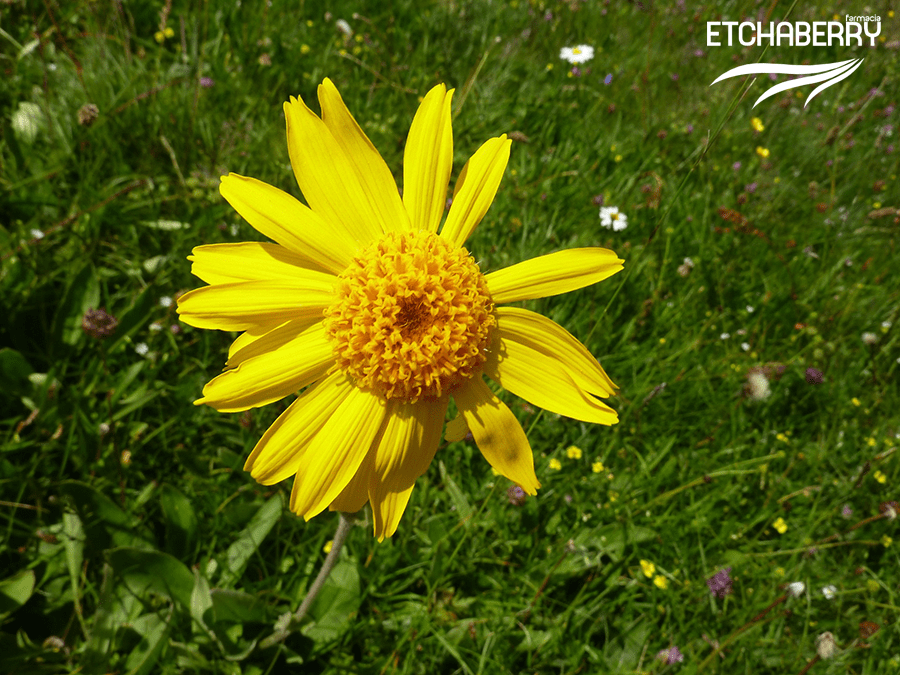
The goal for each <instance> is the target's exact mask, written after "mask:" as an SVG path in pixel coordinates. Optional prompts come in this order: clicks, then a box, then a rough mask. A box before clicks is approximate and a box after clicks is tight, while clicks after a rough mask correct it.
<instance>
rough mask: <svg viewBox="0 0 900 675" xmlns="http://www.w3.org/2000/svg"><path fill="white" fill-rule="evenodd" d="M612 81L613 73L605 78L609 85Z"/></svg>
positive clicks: (604, 82)
mask: <svg viewBox="0 0 900 675" xmlns="http://www.w3.org/2000/svg"><path fill="white" fill-rule="evenodd" d="M610 83H612V73H609V74H608V75H607V76H606V77H604V78H603V84H605V85H609V84H610Z"/></svg>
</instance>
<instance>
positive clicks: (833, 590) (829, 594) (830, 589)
mask: <svg viewBox="0 0 900 675" xmlns="http://www.w3.org/2000/svg"><path fill="white" fill-rule="evenodd" d="M822 595H824V596H825V599H826V600H834V596H836V595H837V587H835V585H834V584H828V585H827V586H823V587H822Z"/></svg>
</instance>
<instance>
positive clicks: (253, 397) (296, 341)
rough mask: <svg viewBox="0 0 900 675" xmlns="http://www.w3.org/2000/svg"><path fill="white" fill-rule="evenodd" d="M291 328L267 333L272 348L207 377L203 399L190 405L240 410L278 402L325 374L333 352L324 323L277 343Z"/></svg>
mask: <svg viewBox="0 0 900 675" xmlns="http://www.w3.org/2000/svg"><path fill="white" fill-rule="evenodd" d="M292 330H293V326H287V327H283V328H282V329H279V330H276V331H272V333H270V334H269V336H267V337H268V341H270V342H271V343H272V347H273V348H272V349H270V350H266V351H263V352H262V353H260V354H257V355H255V356H249V357H248V358H246V359H244V360H243V361H242V362H241V363H240V365H238V367H237V368H235V369H234V370H229V371H227V372H225V373H222V374H221V375H219V376H218V377H216V378H214V379H213V380H211V381H210V382H209V384H207V385H206V386H205V387H203V398H200V399H198V400H196V401H194V404H195V405H200V404H201V403H205V404H206V405H208V406H211V407H213V408H215V409H216V410H218V411H219V412H240V411H242V410H247V409H249V408H258V407H260V406H264V405H267V404H269V403H273V402H274V401H279V400H281V399H283V398H284V397H285V396H287V395H288V394H292V393H294V392H297V391H300V390H301V389H303V388H304V387H307V386H309V385H310V384H312V383H313V382H316V381H318V380H320V379H322V378H323V377H325V374H326V373H327V372H328V369H329V368H331V366H332V365H334V355H333V348H332V344H331V341H330V340H329V338H328V336H327V334H326V333H325V327H324V325H323V324H322V323H321V322H319V323H317V324H315V325H313V326H312V327H310V328H308V329H306V330H305V331H304V332H302V333H300V335H297V336H296V337H294V338H293V339H290V340H288V341H287V342H285V343H283V344H278V343H279V342H280V339H279V338H280V336H281V335H283V334H286V333H288V334H289V333H290V332H291V331H292ZM273 334H274V335H273ZM265 339H266V338H264V340H265ZM259 342H263V340H260V341H259ZM258 344H259V343H256V344H255V345H254V346H256V345H258ZM275 345H278V346H277V347H276V346H275Z"/></svg>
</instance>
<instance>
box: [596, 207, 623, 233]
mask: <svg viewBox="0 0 900 675" xmlns="http://www.w3.org/2000/svg"><path fill="white" fill-rule="evenodd" d="M600 224H601V225H602V226H603V227H606V228H612V229H613V230H614V231H615V232H620V231H621V230H624V229H625V228H626V227H628V217H627V216H626V215H625V214H624V213H621V212H620V211H619V207H618V206H601V207H600Z"/></svg>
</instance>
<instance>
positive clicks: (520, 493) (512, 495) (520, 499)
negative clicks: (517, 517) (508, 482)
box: [506, 485, 526, 506]
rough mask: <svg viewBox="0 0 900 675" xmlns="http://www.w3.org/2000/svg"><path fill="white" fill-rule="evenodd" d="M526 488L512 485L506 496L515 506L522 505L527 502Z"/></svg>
mask: <svg viewBox="0 0 900 675" xmlns="http://www.w3.org/2000/svg"><path fill="white" fill-rule="evenodd" d="M525 497H526V495H525V490H523V489H522V488H520V487H519V486H518V485H512V486H510V487H509V488H508V489H507V490H506V498H507V499H508V500H509V503H510V504H512V505H513V506H522V504H524V503H525Z"/></svg>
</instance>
